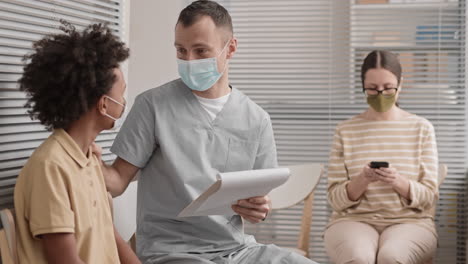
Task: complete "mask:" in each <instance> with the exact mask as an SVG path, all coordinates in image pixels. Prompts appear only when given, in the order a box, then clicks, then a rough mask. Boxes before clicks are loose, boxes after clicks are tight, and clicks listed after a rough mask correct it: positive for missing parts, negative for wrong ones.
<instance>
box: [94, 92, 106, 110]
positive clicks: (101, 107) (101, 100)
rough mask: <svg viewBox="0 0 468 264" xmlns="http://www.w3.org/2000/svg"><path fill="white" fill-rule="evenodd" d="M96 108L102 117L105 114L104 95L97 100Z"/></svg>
mask: <svg viewBox="0 0 468 264" xmlns="http://www.w3.org/2000/svg"><path fill="white" fill-rule="evenodd" d="M96 106H97V110H98V112H99V113H101V114H103V115H104V114H106V113H107V104H106V97H105V96H104V95H103V96H101V98H99V100H98V101H97V105H96Z"/></svg>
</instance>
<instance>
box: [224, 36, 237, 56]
mask: <svg viewBox="0 0 468 264" xmlns="http://www.w3.org/2000/svg"><path fill="white" fill-rule="evenodd" d="M236 51H237V39H236V38H235V37H232V39H231V42H230V43H229V46H228V52H227V54H226V55H227V59H228V60H230V59H232V57H234V54H235V53H236Z"/></svg>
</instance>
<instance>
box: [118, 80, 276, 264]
mask: <svg viewBox="0 0 468 264" xmlns="http://www.w3.org/2000/svg"><path fill="white" fill-rule="evenodd" d="M111 151H112V152H113V153H114V154H116V155H117V156H119V157H120V158H122V159H124V160H126V161H127V162H129V163H131V164H133V165H135V166H137V167H139V168H141V174H140V177H139V182H138V206H137V207H138V209H137V237H138V240H137V241H138V242H137V251H138V254H139V256H140V257H141V258H142V259H143V260H147V259H150V258H154V257H155V256H158V255H159V256H161V255H164V254H167V253H176V252H179V253H197V254H198V253H199V254H213V255H216V254H224V253H226V252H229V251H234V250H236V249H239V248H242V247H245V246H246V245H248V244H252V243H255V240H254V238H253V237H251V236H248V235H244V233H243V225H242V221H241V218H240V216H238V215H223V216H204V217H188V218H178V217H177V214H178V213H179V212H180V211H181V210H182V209H183V208H184V207H185V206H187V205H188V204H189V203H190V202H192V201H193V200H194V199H195V198H197V197H198V195H200V194H201V193H202V192H203V191H204V190H205V189H206V188H208V187H209V186H210V185H211V184H213V183H214V182H215V181H216V174H217V173H218V172H229V171H239V170H251V169H263V168H273V167H276V166H277V158H276V146H275V141H274V137H273V129H272V126H271V121H270V118H269V115H268V114H267V113H266V112H265V111H264V110H263V109H262V108H260V107H259V106H258V105H257V104H255V103H254V102H253V101H251V100H250V99H249V98H248V97H247V96H246V95H244V94H243V93H242V92H240V91H239V90H237V89H236V88H232V92H231V95H230V97H229V100H228V101H227V103H226V104H225V106H224V108H223V109H222V111H221V112H220V113H219V114H218V115H217V117H216V119H215V120H214V121H211V119H210V117H209V115H208V113H207V112H206V111H205V110H204V109H203V108H202V106H201V105H200V103H199V102H198V100H197V99H196V98H195V96H194V95H193V94H192V92H191V90H190V89H189V88H188V87H187V86H186V85H185V84H184V83H183V82H182V81H181V80H180V79H177V80H174V81H172V82H169V83H167V84H165V85H163V86H161V87H158V88H154V89H151V90H149V91H146V92H144V93H142V94H140V95H139V96H138V97H137V98H136V100H135V104H134V105H133V108H132V110H131V111H130V113H129V115H128V117H127V119H126V121H125V123H124V125H123V126H122V128H121V130H120V132H119V134H118V136H117V138H116V139H115V142H114V144H113V146H112V148H111Z"/></svg>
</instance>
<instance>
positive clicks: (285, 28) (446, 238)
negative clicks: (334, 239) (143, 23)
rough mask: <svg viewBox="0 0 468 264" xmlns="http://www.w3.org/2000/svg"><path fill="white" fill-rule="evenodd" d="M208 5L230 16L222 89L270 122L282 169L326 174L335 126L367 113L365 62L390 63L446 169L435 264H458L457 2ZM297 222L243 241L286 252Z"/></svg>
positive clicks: (461, 233) (405, 103)
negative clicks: (380, 59) (375, 54)
mask: <svg viewBox="0 0 468 264" xmlns="http://www.w3.org/2000/svg"><path fill="white" fill-rule="evenodd" d="M188 2H190V1H188ZM218 2H220V3H221V4H223V5H224V6H225V7H226V8H227V9H228V10H229V11H230V13H231V15H232V17H233V22H234V31H235V36H236V37H237V38H238V40H239V49H238V52H237V54H236V55H235V57H234V58H233V60H232V62H231V66H230V79H231V83H232V84H233V85H235V86H236V87H237V88H239V89H240V90H242V91H243V92H245V93H246V94H247V95H248V96H249V97H251V98H252V99H253V100H254V101H255V102H257V103H258V104H260V105H261V106H262V107H263V108H264V109H265V110H267V111H268V112H269V114H270V115H271V118H272V122H273V128H274V131H275V137H276V142H277V148H278V158H279V162H280V165H283V166H284V165H290V164H297V163H305V162H319V163H323V164H325V165H326V163H327V160H328V154H329V150H330V144H331V139H332V136H333V132H334V128H335V126H336V124H337V123H338V122H341V121H343V120H345V119H348V118H350V117H352V116H354V115H356V114H359V113H361V112H363V111H364V110H365V109H366V108H367V105H366V103H365V98H364V95H363V94H362V86H361V81H360V66H361V63H362V61H363V59H364V57H365V55H366V54H367V53H369V52H370V51H372V50H374V49H387V50H390V51H393V52H396V53H398V54H399V56H400V58H401V62H402V65H403V69H404V74H403V77H404V81H403V91H402V94H401V96H400V105H401V107H402V108H404V109H405V110H407V111H410V112H412V113H415V114H418V115H421V116H423V117H425V118H427V119H429V120H430V121H431V122H432V124H433V125H434V127H435V129H436V135H437V143H438V149H439V159H440V162H443V163H445V164H447V165H448V167H449V173H448V177H447V179H446V180H445V182H444V184H443V185H442V186H441V190H440V193H441V197H440V201H439V204H438V207H437V228H438V232H439V249H438V254H437V258H436V261H437V263H465V239H466V231H465V229H466V224H465V223H466V211H465V208H466V201H465V193H466V189H467V188H466V178H465V171H466V165H465V160H466V156H467V142H466V132H467V131H466V116H467V111H466V107H465V104H466V103H465V102H466V99H465V87H466V59H465V54H466V34H465V32H466V1H465V0H460V1H452V0H451V1H444V0H440V1H434V0H425V1H423V0H399V1H396V0H388V1H377V2H387V3H383V4H371V2H372V0H366V1H364V0H356V1H343V0H314V1H310V0H302V1H301V0H289V1H284V0H220V1H218ZM374 2H376V1H374ZM325 176H326V175H325ZM326 181H327V179H326V177H324V178H323V179H322V181H321V183H320V185H319V186H318V188H317V190H316V192H315V202H314V209H313V217H312V219H313V220H312V221H313V222H312V230H311V238H310V254H311V257H312V259H314V260H316V261H318V262H320V263H328V262H329V260H328V258H327V256H326V253H325V249H324V244H323V239H322V233H323V231H324V228H325V225H326V223H327V221H328V217H329V214H330V208H329V206H328V204H327V201H326ZM301 213H302V212H301V207H300V206H298V207H295V208H291V209H288V210H281V211H278V212H276V213H275V214H274V215H272V216H271V217H272V218H273V219H272V221H270V222H271V223H270V224H263V225H262V224H261V225H256V226H251V225H248V226H247V227H246V232H250V233H254V234H255V235H256V237H257V239H258V240H259V241H262V242H271V241H276V242H278V241H279V243H278V244H279V245H282V246H289V247H295V246H296V242H297V234H298V232H299V228H300V223H299V220H298V219H299V216H300V214H301Z"/></svg>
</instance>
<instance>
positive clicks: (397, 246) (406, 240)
mask: <svg viewBox="0 0 468 264" xmlns="http://www.w3.org/2000/svg"><path fill="white" fill-rule="evenodd" d="M361 79H362V84H363V88H364V93H365V95H366V97H367V103H368V104H369V106H370V107H369V108H368V109H367V110H366V111H365V112H364V113H362V114H360V115H357V116H355V117H353V118H351V119H349V120H346V121H344V122H342V123H340V124H339V125H338V126H337V128H336V132H335V136H334V143H333V146H332V150H331V154H330V161H329V168H328V200H329V203H330V205H331V207H332V208H333V211H334V212H333V215H332V217H331V221H330V223H329V225H328V226H327V229H326V231H325V234H324V238H325V243H326V250H327V253H328V255H329V256H330V258H331V259H332V261H333V262H335V263H337V264H339V263H360V264H362V263H379V264H385V263H391V264H395V263H405V264H409V263H422V262H424V261H426V260H428V259H430V258H431V257H432V256H433V254H434V253H435V250H436V247H437V233H436V230H435V225H434V219H433V215H432V213H431V208H432V207H433V206H434V204H435V201H436V199H437V197H438V184H437V172H438V160H437V147H436V141H435V134H434V128H433V126H432V125H431V123H430V122H429V121H427V120H426V119H424V118H422V117H419V116H417V115H414V114H411V113H408V112H406V111H404V110H402V109H401V108H400V107H398V104H397V103H396V102H397V99H398V96H399V95H400V93H401V80H402V77H401V65H400V62H399V61H398V58H397V56H396V55H395V54H393V53H391V52H388V51H373V52H371V53H370V54H369V55H368V56H367V57H366V58H365V60H364V63H363V65H362V71H361ZM372 161H385V162H388V163H389V167H388V168H385V167H379V168H371V167H370V163H371V162H372Z"/></svg>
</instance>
